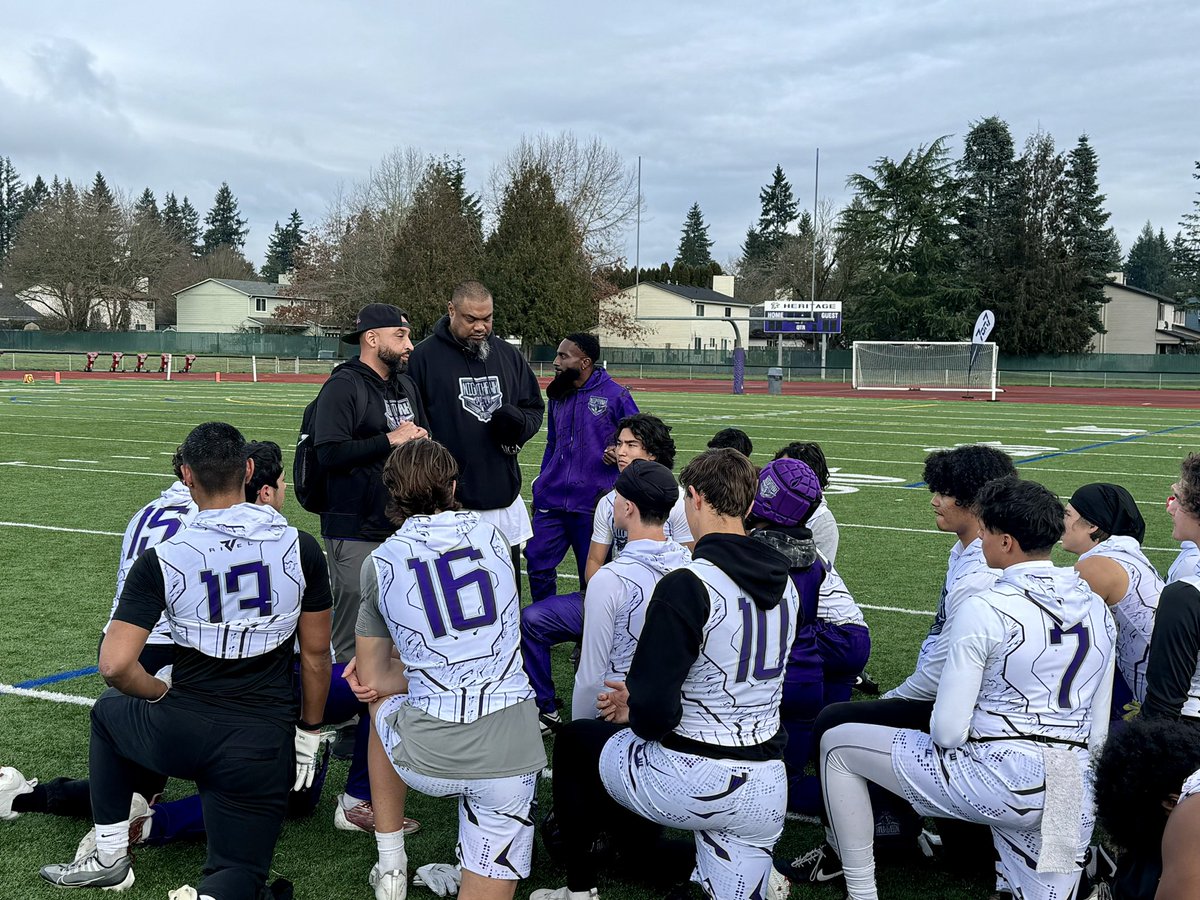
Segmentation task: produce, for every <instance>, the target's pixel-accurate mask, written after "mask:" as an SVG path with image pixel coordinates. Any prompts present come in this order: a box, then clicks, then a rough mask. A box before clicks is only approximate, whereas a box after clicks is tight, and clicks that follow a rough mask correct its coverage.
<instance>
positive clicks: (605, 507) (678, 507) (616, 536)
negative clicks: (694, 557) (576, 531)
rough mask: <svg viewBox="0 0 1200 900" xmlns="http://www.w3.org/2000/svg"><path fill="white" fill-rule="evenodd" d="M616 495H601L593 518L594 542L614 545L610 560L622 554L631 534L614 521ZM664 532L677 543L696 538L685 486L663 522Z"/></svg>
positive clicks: (614, 492)
mask: <svg viewBox="0 0 1200 900" xmlns="http://www.w3.org/2000/svg"><path fill="white" fill-rule="evenodd" d="M616 496H617V492H616V491H615V490H611V491H609V492H608V493H607V494H605V495H604V496H603V497H601V498H600V501H599V502H598V503H597V504H596V514H595V516H594V517H593V519H592V543H593V544H607V545H608V546H610V547H612V556H611V557H610V559H609V562H612V560H614V559H616V558H617V557H618V556H620V555H621V553H622V551H624V549H625V544H626V543H627V542H628V541H629V535H628V534H626V532H625V529H624V528H618V527H617V525H616V523H615V522H614V521H613V505H614V504H615V503H616ZM663 534H664V535H666V537H667V540H669V541H674V542H675V543H677V544H690V543H691V542H692V541H693V540H694V538H693V537H692V529H690V528H689V527H688V523H687V514H686V513H685V512H684V511H683V488H680V489H679V499H678V500H676V501H675V505H674V506H672V507H671V513H670V515H668V516H667V521H666V522H664V523H663Z"/></svg>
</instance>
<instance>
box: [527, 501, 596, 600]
mask: <svg viewBox="0 0 1200 900" xmlns="http://www.w3.org/2000/svg"><path fill="white" fill-rule="evenodd" d="M591 541H592V514H591V513H573V512H564V511H562V510H557V509H549V510H546V509H535V510H534V512H533V537H532V538H530V539H529V542H528V543H527V544H526V545H525V571H526V572H527V573H528V575H529V596H530V598H531V599H532V600H533V602H534V603H537V602H539V601H541V600H545V599H546V598H547V597H552V596H554V595H555V594H557V593H558V564H559V563H560V562H562V561H563V559H565V558H566V555H567V550H568V549H569V550H573V551H574V553H575V565H576V567H577V569H578V571H579V585H580V587H582V586H583V567H584V565H585V564H586V563H587V555H588V545H589V544H591Z"/></svg>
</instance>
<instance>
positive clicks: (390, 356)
mask: <svg viewBox="0 0 1200 900" xmlns="http://www.w3.org/2000/svg"><path fill="white" fill-rule="evenodd" d="M379 358H380V359H381V360H383V362H384V363H385V364H386V365H387V367H388V369H389V370H390V371H391V373H392V377H393V378H395V377H396V376H397V375H403V374H404V373H405V372H407V371H408V353H398V352H396V351H395V350H392V349H389V348H387V347H380V348H379Z"/></svg>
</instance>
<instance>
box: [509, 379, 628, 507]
mask: <svg viewBox="0 0 1200 900" xmlns="http://www.w3.org/2000/svg"><path fill="white" fill-rule="evenodd" d="M637 411H638V408H637V404H636V403H634V402H633V398H632V397H630V396H629V391H628V389H626V388H623V387H621V385H619V384H617V383H616V382H615V381H613V380H612V378H610V377H609V375H608V372H606V371H604V370H603V369H596V370H595V371H594V372H593V373H592V376H591V377H590V378H589V379H588V380H587V382H586V383H585V384H584V385H583V387H581V388H580V389H579V390H577V391H574V392H573V393H571V394H570V395H569V396H567V397H564V398H563V399H561V400H551V401H550V403H549V408H548V412H547V416H546V423H547V425H546V453H545V455H544V456H543V457H542V471H541V474H539V475H538V477H537V480H536V481H534V483H533V508H534V509H535V510H538V509H553V510H560V511H563V512H577V513H589V514H590V513H591V512H592V511H593V510H594V509H595V508H596V501H597V500H599V499H600V498H601V497H603V496H604V495H605V494H607V493H608V492H609V491H611V490H612V487H613V485H614V484H615V483H616V480H617V467H616V466H615V465H611V466H610V465H605V463H604V451H605V449H606V448H607V447H608V446H609V445H611V444H612V443H614V442H615V441H616V437H617V435H616V432H617V423H618V422H620V421H621V420H622V419H623V418H625V417H626V416H631V415H633V414H634V413H636V412H637Z"/></svg>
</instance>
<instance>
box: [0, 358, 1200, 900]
mask: <svg viewBox="0 0 1200 900" xmlns="http://www.w3.org/2000/svg"><path fill="white" fill-rule="evenodd" d="M315 392H316V387H315V386H314V385H278V384H180V383H178V382H175V383H168V382H162V381H146V382H139V383H131V382H129V381H121V382H117V381H112V382H105V381H87V382H83V381H71V382H64V383H63V384H62V385H61V386H56V385H53V384H50V383H38V384H34V385H21V384H19V383H6V384H4V385H3V386H2V388H0V519H3V521H2V522H0V567H2V571H3V572H4V575H3V591H2V594H0V597H2V599H0V621H2V622H3V644H2V647H3V651H2V652H0V685H5V686H11V685H20V684H22V683H26V682H31V681H38V680H40V679H44V678H47V677H49V676H54V675H60V674H63V673H70V672H74V671H75V670H79V669H85V668H87V667H89V666H92V665H94V663H95V650H96V639H97V635H98V632H99V629H100V627H101V626H102V625H103V623H104V621H105V619H106V617H107V615H108V612H109V606H110V603H111V600H112V592H113V578H114V573H115V571H116V564H117V559H116V557H117V553H118V549H119V546H120V535H121V533H122V531H123V530H124V528H125V525H126V523H127V522H128V520H129V517H130V516H131V515H132V514H133V512H134V511H135V510H137V509H138V507H140V506H141V505H143V504H144V503H146V502H148V501H149V500H150V499H152V498H153V497H155V496H157V494H158V492H159V491H160V490H162V489H163V488H164V487H166V486H167V484H168V483H169V482H170V480H171V478H172V476H171V474H170V456H171V452H172V450H173V449H174V448H175V446H176V445H177V444H178V442H179V441H180V440H181V439H182V438H183V437H184V436H185V435H186V434H187V432H188V431H189V430H190V429H191V428H192V427H193V426H194V425H196V424H197V423H199V422H202V421H209V420H213V419H219V420H224V421H228V422H232V423H233V424H235V425H237V426H238V427H239V428H241V429H242V430H243V432H244V433H245V434H246V436H247V437H249V438H252V439H260V440H273V441H277V442H278V443H279V444H280V445H281V446H283V447H284V448H285V462H286V464H287V466H288V467H289V469H290V464H291V455H290V452H288V448H289V447H290V446H291V445H293V444H294V442H295V439H296V432H297V429H298V426H299V421H300V414H301V411H302V409H303V408H304V406H305V404H306V403H307V402H308V401H309V400H310V399H311V398H312V397H313V396H314V394H315ZM637 401H638V402H639V404H641V405H642V408H643V409H644V410H645V411H647V412H653V413H655V414H657V415H660V416H662V417H663V418H664V419H665V420H666V421H667V422H668V423H670V424H672V425H673V426H674V435H675V439H676V442H677V444H678V446H679V451H680V452H679V460H678V466H682V464H683V463H685V462H686V461H687V460H688V459H689V458H690V457H691V456H693V455H694V454H695V453H697V452H698V451H700V450H701V449H703V447H704V444H705V443H706V441H707V440H708V438H709V437H710V436H711V435H712V434H713V433H714V432H716V431H717V430H718V429H720V428H723V427H727V426H730V425H736V426H739V427H741V428H743V429H745V430H746V431H747V432H748V433H749V434H750V436H751V438H752V439H753V441H754V444H755V454H754V456H755V461H756V462H758V463H760V464H761V463H764V462H766V461H767V460H769V459H770V458H771V456H772V455H773V454H774V451H775V450H776V449H777V448H779V447H780V446H782V445H783V444H785V443H788V442H789V441H792V440H798V439H805V440H816V441H819V442H820V443H821V444H822V446H823V447H824V449H825V453H826V455H827V456H828V458H829V464H830V467H831V468H832V469H835V470H836V471H835V472H834V475H833V481H834V483H833V485H832V486H831V490H830V498H829V499H830V505H831V506H832V508H833V511H834V513H835V514H836V516H837V519H838V522H839V523H840V526H841V546H840V549H839V552H838V569H839V571H840V572H841V573H842V574H843V576H844V577H845V579H846V582H847V583H848V585H849V587H850V589H851V591H852V592H853V593H854V595H855V597H856V599H857V600H858V601H859V602H860V603H861V604H862V605H863V607H864V609H865V612H866V617H867V621H868V623H869V625H870V626H871V631H872V637H873V641H874V647H873V651H872V655H871V663H870V666H869V670H870V672H871V674H872V675H873V676H874V677H875V678H876V679H877V680H878V681H879V683H880V684H881V685H883V686H884V687H885V688H887V687H891V686H893V685H895V684H896V683H898V682H899V681H900V680H902V679H903V678H904V677H905V676H906V675H907V674H908V672H909V671H910V669H911V667H912V664H913V661H914V659H915V657H916V651H917V647H918V645H919V643H920V639H921V638H922V637H923V636H924V634H925V632H926V630H927V628H928V625H929V622H930V619H931V613H932V611H933V609H934V607H935V605H936V603H937V598H938V594H939V590H940V586H941V581H942V578H943V576H944V574H945V563H946V555H947V553H948V551H949V549H950V545H951V543H952V538H951V537H949V536H947V535H944V534H941V533H939V532H937V531H936V530H935V529H934V528H933V524H932V515H931V513H930V509H929V494H928V492H927V491H926V490H925V489H924V488H923V486H921V485H920V484H919V482H920V480H921V468H922V460H923V458H924V456H925V455H926V453H927V452H928V451H929V450H930V449H933V448H939V447H953V446H955V445H956V444H962V443H970V442H976V441H989V442H997V443H998V444H999V445H1000V446H1002V447H1003V449H1005V450H1007V451H1008V452H1010V453H1011V454H1013V456H1014V457H1015V458H1016V461H1017V462H1018V464H1019V467H1020V471H1021V473H1022V475H1023V477H1026V478H1032V479H1036V480H1039V481H1042V482H1043V483H1045V484H1046V485H1048V486H1049V487H1050V488H1051V489H1053V490H1055V491H1056V492H1058V493H1059V494H1060V495H1061V496H1063V497H1064V498H1065V497H1067V496H1069V495H1070V493H1071V491H1072V490H1073V489H1074V488H1075V487H1077V486H1079V485H1081V484H1084V483H1087V482H1090V481H1115V482H1117V483H1120V484H1123V485H1125V486H1126V487H1127V488H1129V490H1130V491H1131V492H1132V493H1133V495H1134V497H1135V498H1136V499H1137V501H1138V502H1139V504H1140V505H1141V507H1142V510H1143V513H1144V515H1145V516H1146V519H1147V523H1148V529H1147V534H1146V542H1145V543H1146V547H1147V553H1148V555H1149V557H1150V559H1151V560H1152V561H1153V562H1154V563H1155V564H1156V565H1157V566H1158V567H1159V569H1160V570H1162V571H1165V570H1166V568H1167V566H1168V564H1169V563H1170V561H1171V559H1172V558H1173V555H1174V553H1175V552H1176V549H1177V548H1176V547H1175V546H1173V545H1172V542H1171V539H1170V525H1169V520H1168V517H1167V514H1166V512H1165V509H1164V507H1163V503H1164V500H1165V498H1166V496H1167V494H1168V490H1169V487H1170V485H1171V483H1172V481H1173V480H1174V478H1175V477H1176V476H1177V475H1178V471H1179V461H1180V460H1181V458H1182V457H1183V456H1184V455H1185V453H1187V452H1188V451H1189V450H1191V449H1194V448H1196V446H1197V435H1200V411H1193V410H1170V411H1168V410H1158V409H1153V408H1148V407H1139V408H1112V407H1096V406H1088V407H1079V406H1048V405H1047V406H1034V405H1016V404H1010V403H998V404H988V403H981V402H977V403H956V402H938V401H936V400H933V399H928V398H926V397H924V396H922V395H903V396H897V397H896V398H888V399H885V400H858V399H855V400H831V399H827V398H826V399H805V398H799V397H786V398H782V397H766V396H743V397H732V396H725V395H711V394H710V395H697V394H671V393H641V394H638V395H637ZM541 450H542V441H541V439H540V438H538V439H535V440H534V441H532V442H531V443H530V444H529V446H527V447H526V449H525V451H524V453H523V454H522V455H521V461H522V462H521V464H522V466H523V468H524V472H525V476H526V477H525V483H526V496H528V484H529V482H530V481H531V480H532V478H533V476H534V475H535V474H536V472H537V469H538V464H539V462H540V458H541ZM678 466H677V467H678ZM289 474H290V473H289ZM284 511H285V514H287V516H288V517H289V518H290V519H291V520H292V521H293V522H294V523H295V524H296V525H297V526H298V527H300V528H302V529H306V530H309V531H311V532H313V533H314V534H316V533H319V532H318V523H317V519H316V517H315V516H313V515H311V514H309V513H306V512H304V511H303V510H302V509H300V507H299V505H298V504H297V503H296V502H295V500H294V499H293V498H291V497H289V498H288V501H287V506H286V508H285V510H284ZM1059 558H1060V561H1062V562H1066V560H1067V557H1066V556H1065V555H1061V554H1060V556H1059ZM573 568H574V567H573V565H567V566H564V567H563V572H564V577H563V578H562V579H561V580H560V590H563V591H565V590H570V589H573V588H574V587H575V581H574V580H573V578H571V577H568V576H567V575H566V574H565V573H567V572H568V571H571V570H573ZM568 649H569V648H568V647H566V646H563V647H560V648H559V649H558V650H557V651H556V653H555V665H556V677H557V681H558V685H559V692H560V696H562V697H565V698H567V699H568V701H569V697H570V679H571V674H570V668H569V662H568V659H567V651H568ZM102 688H103V684H102V682H101V680H100V678H99V677H98V676H96V675H83V676H79V677H73V678H68V679H65V680H60V681H57V682H54V683H44V684H40V685H34V686H33V690H36V691H42V692H50V693H53V694H57V695H59V696H58V697H56V698H47V697H26V696H14V695H12V694H10V693H0V764H4V765H13V766H16V767H17V768H19V769H21V770H22V771H23V772H24V773H25V774H26V775H27V776H29V777H35V776H36V777H39V778H41V779H43V780H48V779H50V778H53V777H55V776H58V775H71V776H83V775H85V774H86V769H87V746H88V718H87V712H88V710H87V706H86V705H84V704H86V698H94V697H96V696H97V695H98V694H99V693H100V691H101V690H102ZM3 690H5V688H0V691H3ZM64 697H65V698H66V699H65V700H64ZM81 698H83V699H82V702H81ZM72 701H73V702H72ZM344 777H345V764H344V763H336V764H335V768H334V770H333V771H332V772H331V773H330V777H329V780H328V785H329V787H328V788H327V790H326V791H325V796H324V797H323V799H322V803H321V806H320V807H319V808H318V810H317V812H316V813H315V814H314V815H313V816H312V817H311V818H309V819H306V820H303V821H292V822H289V823H288V825H287V826H286V827H285V829H284V833H283V836H282V838H281V840H280V842H279V845H278V848H277V850H276V854H275V869H276V871H277V874H279V875H282V876H285V877H287V878H290V879H291V880H292V881H294V882H295V884H296V896H297V897H302V898H354V897H362V898H367V897H369V896H370V891H369V889H368V887H367V884H366V874H367V871H368V870H369V869H370V866H371V864H372V862H373V861H374V859H375V846H374V841H373V840H372V839H371V838H370V837H369V836H368V835H364V834H359V833H346V832H339V831H335V830H333V827H332V816H333V797H334V795H335V793H336V792H337V790H339V789H340V787H341V784H342V782H343V780H344ZM187 790H188V787H187V786H186V785H181V784H177V783H173V784H172V785H171V786H170V788H169V791H171V792H172V793H171V794H170V795H169V796H179V795H181V794H182V793H185V792H186V791H187ZM541 790H542V799H543V809H545V808H546V807H547V805H548V801H549V789H548V786H547V785H545V784H543V787H542V789H541ZM409 809H410V814H411V815H412V816H413V817H415V818H418V819H420V820H421V821H422V822H423V824H424V828H423V830H422V831H421V832H420V833H419V834H417V835H416V836H414V837H412V838H410V839H409V841H408V859H409V864H410V868H415V867H416V866H417V865H421V864H423V863H426V862H434V861H447V860H450V859H451V858H452V856H453V853H454V844H455V834H456V829H457V821H456V814H455V810H454V804H453V802H452V801H435V800H430V799H428V798H423V797H421V796H420V795H417V794H411V795H410V806H409ZM87 827H88V824H86V823H83V822H80V821H71V820H64V819H53V818H50V817H46V816H37V815H26V816H23V817H22V818H21V819H19V820H17V821H13V822H3V823H0V846H2V847H3V850H4V852H3V853H0V898H4V900H7V898H38V897H52V896H54V897H57V896H60V895H59V894H58V892H57V891H56V890H55V889H53V888H51V887H49V886H45V885H43V884H42V883H40V880H39V879H38V877H37V869H38V867H39V866H41V865H43V864H45V863H48V862H61V861H64V860H67V859H70V857H71V855H72V854H73V852H74V848H75V844H76V842H77V840H78V839H79V837H80V836H81V835H82V833H83V832H84V831H85V830H86V829H87ZM819 838H820V835H819V834H818V830H817V829H816V828H815V827H813V826H809V825H795V824H792V823H789V824H788V827H787V828H786V829H785V831H784V837H783V839H782V841H781V844H780V848H779V849H780V851H781V852H787V853H791V852H793V851H802V850H805V849H807V848H809V847H810V846H812V845H813V844H814V843H816V842H817V841H818V840H819ZM202 860H203V845H202V844H188V845H179V846H174V847H169V848H143V849H141V850H139V851H138V862H137V865H136V872H137V883H136V885H135V886H134V888H133V889H132V892H131V893H130V895H129V896H131V897H134V898H136V897H160V898H161V897H165V896H166V894H167V891H168V890H169V889H173V888H175V887H178V886H179V885H180V884H183V883H185V882H186V883H192V884H194V883H196V881H197V880H198V876H199V870H200V865H201V863H202ZM562 883H563V873H562V872H561V871H560V870H558V869H556V868H555V867H554V866H553V865H552V864H551V863H550V862H549V860H548V859H547V857H546V856H545V854H544V853H542V854H541V856H540V859H539V860H538V861H537V863H536V865H535V868H534V872H533V875H532V877H531V878H530V879H529V881H528V882H526V883H523V884H521V885H520V886H519V888H518V892H517V896H518V897H521V898H524V897H527V896H528V894H529V891H530V890H532V889H533V888H537V887H554V886H557V885H560V884H562ZM600 887H601V893H602V896H604V897H605V898H618V900H627V898H628V900H631V898H639V897H648V896H650V894H649V893H648V892H645V891H642V890H638V889H635V888H630V887H627V886H624V885H621V884H620V883H619V882H615V881H614V882H609V881H604V882H602V884H601V885H600ZM880 889H881V893H882V894H883V896H887V897H897V898H918V897H920V898H926V897H946V898H958V897H961V898H966V897H980V896H986V894H987V893H988V892H989V885H988V879H985V878H980V879H978V880H976V881H964V880H962V879H958V878H953V877H950V876H947V875H945V874H944V873H943V872H942V871H941V870H940V869H938V868H936V867H930V866H929V865H928V864H926V863H924V862H923V861H921V860H914V861H913V863H912V864H911V865H908V866H905V867H902V868H898V869H897V868H891V869H884V870H881V873H880ZM410 896H412V897H414V898H420V897H422V896H425V897H428V896H432V895H431V894H429V893H428V892H426V891H424V890H423V889H420V888H414V889H412V890H411V893H410ZM792 896H793V897H800V896H813V897H828V898H830V900H833V898H835V897H837V896H839V894H838V892H837V891H836V890H834V889H832V888H829V887H813V888H809V887H807V886H805V887H803V888H800V887H796V888H793V892H792Z"/></svg>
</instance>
